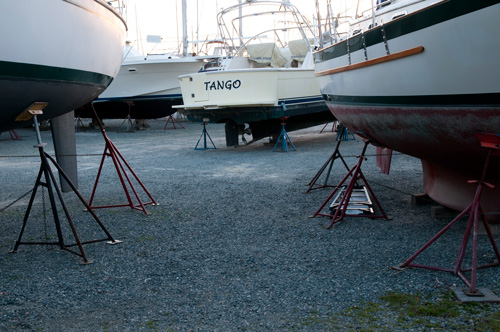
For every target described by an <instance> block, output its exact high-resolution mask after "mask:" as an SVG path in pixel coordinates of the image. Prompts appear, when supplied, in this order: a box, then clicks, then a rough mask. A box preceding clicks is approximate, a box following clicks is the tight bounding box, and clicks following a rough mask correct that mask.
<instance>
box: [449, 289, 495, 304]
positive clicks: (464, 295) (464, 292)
mask: <svg viewBox="0 0 500 332" xmlns="http://www.w3.org/2000/svg"><path fill="white" fill-rule="evenodd" d="M451 290H452V291H453V292H454V293H455V296H456V297H457V299H458V300H459V301H460V302H490V303H492V302H494V303H500V297H498V296H497V295H496V294H494V293H493V292H492V291H490V290H489V289H487V288H478V289H477V291H478V293H479V294H477V295H468V291H469V288H461V287H451Z"/></svg>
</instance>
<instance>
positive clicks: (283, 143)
mask: <svg viewBox="0 0 500 332" xmlns="http://www.w3.org/2000/svg"><path fill="white" fill-rule="evenodd" d="M283 105H284V104H283ZM283 107H284V106H283ZM286 119H288V117H284V118H281V133H280V136H279V137H278V140H277V141H276V144H275V145H274V149H273V152H274V151H276V147H277V146H278V144H279V142H280V141H281V151H283V152H288V151H289V149H288V142H290V145H291V146H292V148H293V151H297V149H296V148H295V145H293V142H292V140H291V139H290V137H289V136H288V134H287V132H286V130H285V125H286Z"/></svg>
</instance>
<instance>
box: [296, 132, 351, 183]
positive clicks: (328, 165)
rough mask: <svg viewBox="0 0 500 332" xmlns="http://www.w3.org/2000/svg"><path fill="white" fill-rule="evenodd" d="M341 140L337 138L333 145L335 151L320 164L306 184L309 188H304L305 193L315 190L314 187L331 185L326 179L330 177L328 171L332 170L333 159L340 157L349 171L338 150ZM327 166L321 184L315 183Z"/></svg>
mask: <svg viewBox="0 0 500 332" xmlns="http://www.w3.org/2000/svg"><path fill="white" fill-rule="evenodd" d="M341 142H342V140H341V139H340V140H337V145H336V146H335V151H334V152H333V154H332V155H331V156H330V157H329V158H328V159H327V161H326V162H325V163H324V164H323V166H321V168H320V169H319V171H318V173H316V175H315V176H314V177H313V179H312V180H311V181H310V182H309V183H308V184H307V186H309V188H308V189H307V190H306V193H310V192H311V191H312V190H315V189H320V188H326V187H333V186H330V185H328V184H327V183H328V179H329V178H330V173H331V172H332V167H333V163H334V162H335V160H336V159H337V158H340V160H341V161H342V163H343V164H344V166H345V168H346V169H347V171H348V172H349V166H347V163H346V162H345V160H344V157H342V155H341V154H340V151H339V147H340V143H341ZM327 167H328V172H327V173H326V176H325V181H324V182H323V185H317V184H316V182H317V181H318V180H319V178H320V177H321V175H322V174H323V172H324V171H325V169H326V168H327Z"/></svg>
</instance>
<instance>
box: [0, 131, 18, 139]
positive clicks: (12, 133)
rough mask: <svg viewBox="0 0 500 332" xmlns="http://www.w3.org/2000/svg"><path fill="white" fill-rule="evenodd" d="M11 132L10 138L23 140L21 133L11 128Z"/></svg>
mask: <svg viewBox="0 0 500 332" xmlns="http://www.w3.org/2000/svg"><path fill="white" fill-rule="evenodd" d="M1 134H2V133H1V132H0V135H1ZM9 134H10V139H11V140H13V141H22V140H23V139H22V138H21V136H19V134H18V133H17V132H16V131H15V130H9Z"/></svg>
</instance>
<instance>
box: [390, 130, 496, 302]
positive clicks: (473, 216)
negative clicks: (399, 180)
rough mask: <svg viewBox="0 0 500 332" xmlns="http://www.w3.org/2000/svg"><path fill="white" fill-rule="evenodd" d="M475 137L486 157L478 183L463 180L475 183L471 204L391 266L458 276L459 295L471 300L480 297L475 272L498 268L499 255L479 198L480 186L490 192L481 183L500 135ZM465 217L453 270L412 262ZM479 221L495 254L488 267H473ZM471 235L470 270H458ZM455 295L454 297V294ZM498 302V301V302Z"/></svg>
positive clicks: (481, 189)
mask: <svg viewBox="0 0 500 332" xmlns="http://www.w3.org/2000/svg"><path fill="white" fill-rule="evenodd" d="M476 138H477V139H478V140H479V143H480V144H481V146H482V147H484V148H486V149H488V154H487V156H486V161H485V163H484V167H483V171H482V174H481V178H480V180H479V181H478V180H469V181H467V182H468V183H470V184H473V183H477V189H476V193H475V196H474V199H473V200H472V202H471V203H470V204H469V205H468V206H467V207H466V208H465V209H464V210H463V211H462V212H461V213H460V214H459V215H458V216H457V217H456V218H455V219H453V220H452V221H451V222H450V223H449V224H448V225H446V226H445V227H444V228H443V229H442V230H441V231H439V232H438V233H437V234H436V235H435V236H434V237H432V238H431V239H430V240H429V241H428V242H427V243H426V244H425V245H424V246H423V247H422V248H420V249H419V250H418V251H417V252H415V253H414V254H413V255H412V256H411V257H410V258H408V259H407V260H406V261H405V262H404V263H403V264H401V265H399V266H396V267H394V268H395V269H399V270H403V269H405V268H407V267H418V268H425V269H430V270H437V271H446V272H452V273H454V274H455V275H457V276H459V277H460V278H461V279H462V280H463V281H464V282H465V284H466V285H467V287H469V289H468V290H463V293H464V294H465V295H467V296H473V297H481V296H483V295H484V294H483V292H481V291H479V290H478V288H477V287H476V286H477V269H481V268H486V267H492V266H497V265H500V252H499V251H498V248H497V245H496V243H495V240H494V239H493V234H492V232H491V229H490V226H489V225H488V222H487V221H486V218H485V216H484V213H483V209H482V208H481V203H480V200H481V195H482V192H483V189H484V187H485V186H486V187H488V188H490V189H494V186H493V185H492V184H490V183H487V182H485V177H486V172H487V169H488V165H489V163H490V160H491V157H492V156H493V155H500V135H496V134H485V133H481V134H479V133H478V134H476ZM467 214H468V215H469V218H468V220H467V225H466V228H465V232H464V237H463V240H462V244H461V245H460V249H459V252H458V257H457V260H456V263H455V266H454V267H453V268H442V267H436V266H429V265H422V264H416V263H412V262H413V260H414V259H415V258H417V256H418V255H420V254H421V253H422V252H424V251H425V250H426V249H427V248H428V247H429V246H430V245H431V244H433V243H434V242H435V241H436V240H437V239H438V238H439V237H441V235H443V234H444V233H445V232H446V231H448V230H449V229H450V228H451V227H452V226H453V225H454V224H455V223H456V222H457V221H459V220H461V219H462V218H463V217H464V216H465V215H467ZM480 220H481V221H482V222H483V225H484V229H485V230H486V233H487V235H488V238H489V240H490V243H491V246H492V248H493V251H494V252H495V256H496V261H495V262H493V263H490V264H484V265H481V266H478V264H477V243H478V228H479V221H480ZM471 232H472V258H471V259H472V265H471V267H470V268H467V269H464V268H462V263H463V260H464V256H465V251H466V249H467V244H468V242H469V239H470V235H471ZM466 271H470V280H469V279H468V278H467V277H466V276H465V275H464V272H466ZM457 296H458V294H457ZM499 300H500V299H499Z"/></svg>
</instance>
